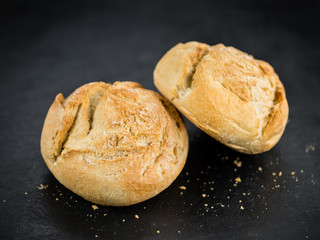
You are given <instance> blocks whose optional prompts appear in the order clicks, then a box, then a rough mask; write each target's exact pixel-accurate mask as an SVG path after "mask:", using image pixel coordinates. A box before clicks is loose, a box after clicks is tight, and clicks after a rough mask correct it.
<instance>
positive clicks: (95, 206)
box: [91, 204, 99, 210]
mask: <svg viewBox="0 0 320 240" xmlns="http://www.w3.org/2000/svg"><path fill="white" fill-rule="evenodd" d="M91 207H92V209H93V210H97V209H99V207H98V206H97V205H94V204H93V205H92V206H91Z"/></svg>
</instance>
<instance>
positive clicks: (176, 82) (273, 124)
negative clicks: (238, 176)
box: [154, 42, 289, 154]
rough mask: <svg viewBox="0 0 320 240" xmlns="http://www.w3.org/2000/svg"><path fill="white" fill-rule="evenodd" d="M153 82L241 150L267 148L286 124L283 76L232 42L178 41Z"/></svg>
mask: <svg viewBox="0 0 320 240" xmlns="http://www.w3.org/2000/svg"><path fill="white" fill-rule="evenodd" d="M154 83H155V85H156V87H157V88H158V89H159V91H160V92H161V93H162V94H163V95H164V96H165V97H166V98H167V99H168V100H169V101H170V102H171V103H173V104H174V105H175V106H176V107H177V108H178V110H179V111H180V112H181V113H182V114H184V115H185V116H186V117H187V118H188V119H189V120H190V121H191V122H193V123H194V124H195V125H196V126H198V127H199V128H200V129H202V130H203V131H205V132H206V133H208V134H209V135H210V136H212V137H213V138H215V139H216V140H218V141H220V142H221V143H223V144H225V145H227V146H229V147H231V148H233V149H235V150H237V151H239V152H243V153H247V154H256V153H261V152H265V151H268V150H269V149H271V148H272V147H273V146H274V145H275V144H276V143H277V142H278V141H279V139H280V137H281V136H282V133H283V131H284V129H285V126H286V124H287V120H288V112H289V108H288V103H287V99H286V94H285V89H284V87H283V85H282V83H281V82H280V80H279V77H278V75H277V74H276V73H275V72H274V70H273V68H272V67H271V66H270V65H269V64H268V63H266V62H264V61H261V60H256V59H254V58H253V57H252V56H250V55H248V54H246V53H244V52H242V51H240V50H237V49H235V48H233V47H225V46H224V45H223V44H218V45H214V46H209V45H207V44H204V43H199V42H188V43H185V44H181V43H179V44H177V45H176V46H174V47H173V48H172V49H170V50H169V51H168V52H167V53H166V54H165V55H164V56H163V57H162V58H161V60H160V61H159V62H158V64H157V66H156V68H155V70H154Z"/></svg>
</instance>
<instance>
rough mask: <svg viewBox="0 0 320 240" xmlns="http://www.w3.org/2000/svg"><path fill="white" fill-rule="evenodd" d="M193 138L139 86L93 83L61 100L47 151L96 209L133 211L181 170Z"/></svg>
mask: <svg viewBox="0 0 320 240" xmlns="http://www.w3.org/2000/svg"><path fill="white" fill-rule="evenodd" d="M187 152H188V135H187V132H186V128H185V125H184V123H183V122H182V120H181V118H180V115H179V113H178V112H177V111H176V109H175V108H174V107H173V105H171V104H170V102H168V101H167V100H166V99H165V98H163V97H162V96H160V95H159V94H158V93H155V92H153V91H149V90H145V89H143V88H142V87H141V86H140V85H139V84H138V83H134V82H116V83H114V84H113V85H110V84H106V83H103V82H94V83H89V84H86V85H84V86H82V87H80V88H79V89H77V90H76V91H75V92H74V93H72V94H71V95H70V96H69V97H68V98H67V99H64V98H63V96H62V94H58V95H57V97H56V99H55V100H54V102H53V104H52V106H51V107H50V109H49V112H48V114H47V117H46V120H45V122H44V126H43V130H42V136H41V153H42V156H43V158H44V160H45V162H46V164H47V166H48V168H49V169H50V171H51V172H52V173H53V175H54V176H55V177H56V178H57V179H58V180H59V181H60V182H61V183H62V184H63V185H64V186H65V187H67V188H69V189H70V190H71V191H73V192H74V193H76V194H78V195H80V196H82V197H83V198H85V199H87V200H89V201H91V202H93V203H97V204H102V205H112V206H126V205H131V204H135V203H139V202H141V201H144V200H147V199H149V198H151V197H153V196H155V195H157V194H158V193H160V192H161V191H163V190H164V189H165V188H167V187H168V186H169V185H170V184H171V183H172V182H173V181H174V179H175V178H176V177H177V176H178V174H179V173H180V172H181V170H182V168H183V166H184V164H185V161H186V157H187Z"/></svg>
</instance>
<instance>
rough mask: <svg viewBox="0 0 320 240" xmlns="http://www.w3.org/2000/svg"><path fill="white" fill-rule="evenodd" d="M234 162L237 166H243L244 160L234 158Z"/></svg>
mask: <svg viewBox="0 0 320 240" xmlns="http://www.w3.org/2000/svg"><path fill="white" fill-rule="evenodd" d="M233 164H234V165H236V166H237V167H239V168H240V167H241V166H242V162H241V161H238V160H234V161H233Z"/></svg>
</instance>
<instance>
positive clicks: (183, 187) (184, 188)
mask: <svg viewBox="0 0 320 240" xmlns="http://www.w3.org/2000/svg"><path fill="white" fill-rule="evenodd" d="M179 188H180V189H181V190H186V189H187V188H186V187H185V186H180V187H179Z"/></svg>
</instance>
